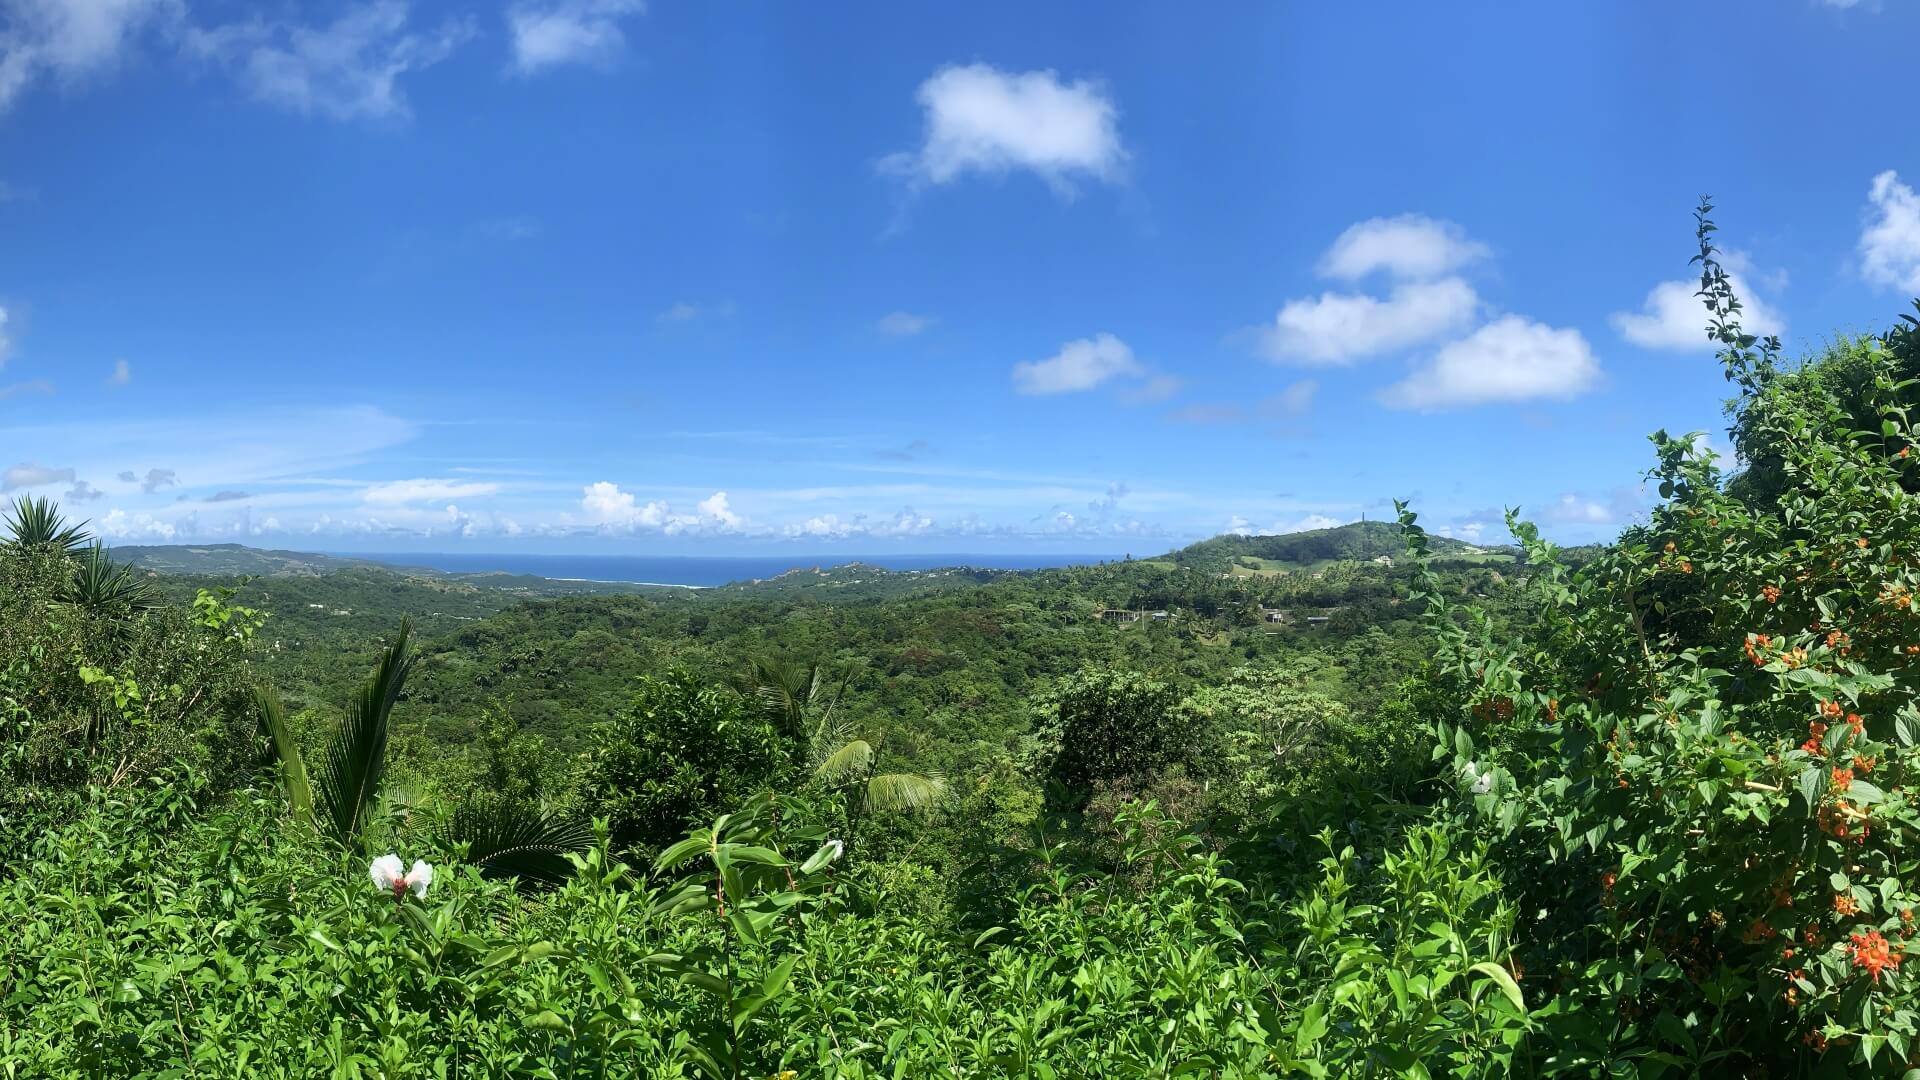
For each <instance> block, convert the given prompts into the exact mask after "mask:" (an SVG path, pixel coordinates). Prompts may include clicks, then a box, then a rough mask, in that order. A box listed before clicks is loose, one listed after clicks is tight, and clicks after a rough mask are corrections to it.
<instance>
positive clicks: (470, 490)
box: [363, 479, 500, 505]
mask: <svg viewBox="0 0 1920 1080" xmlns="http://www.w3.org/2000/svg"><path fill="white" fill-rule="evenodd" d="M499 491H500V485H499V484H493V483H488V482H486V481H482V480H437V479H416V480H389V481H387V482H385V483H381V484H374V485H373V486H371V487H369V488H367V490H366V491H365V492H364V493H363V497H364V498H365V499H366V501H367V502H370V503H378V504H387V505H395V504H400V503H412V502H440V501H441V500H444V499H470V498H476V497H479V496H483V495H496V494H498V493H499Z"/></svg>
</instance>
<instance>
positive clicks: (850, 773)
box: [813, 739, 873, 786]
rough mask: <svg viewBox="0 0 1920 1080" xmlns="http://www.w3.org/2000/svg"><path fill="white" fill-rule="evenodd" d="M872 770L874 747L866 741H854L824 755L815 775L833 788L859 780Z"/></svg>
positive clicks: (814, 772) (814, 771)
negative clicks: (833, 786)
mask: <svg viewBox="0 0 1920 1080" xmlns="http://www.w3.org/2000/svg"><path fill="white" fill-rule="evenodd" d="M872 768H873V747H872V746H871V745H870V744H869V743H868V742H867V741H866V740H865V739H853V740H851V741H849V742H846V743H843V744H842V745H841V746H840V747H838V748H837V749H835V750H833V751H832V752H830V753H826V754H824V755H823V756H822V757H821V759H820V762H819V764H817V765H815V766H814V767H813V775H814V776H815V777H817V778H818V779H819V780H820V782H821V783H824V784H827V785H830V786H831V785H838V784H844V783H846V782H848V781H850V780H857V779H859V778H860V777H861V776H862V775H864V774H865V773H866V772H867V771H868V770H870V769H872Z"/></svg>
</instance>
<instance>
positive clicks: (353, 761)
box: [316, 619, 413, 845]
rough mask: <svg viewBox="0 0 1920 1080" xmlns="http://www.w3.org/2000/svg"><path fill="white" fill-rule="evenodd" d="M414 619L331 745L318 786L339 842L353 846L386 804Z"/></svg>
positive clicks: (404, 624) (403, 625)
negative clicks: (385, 783) (390, 745)
mask: <svg viewBox="0 0 1920 1080" xmlns="http://www.w3.org/2000/svg"><path fill="white" fill-rule="evenodd" d="M412 632H413V620H411V619H403V620H401V622H400V633H399V634H398V635H397V636H396V637H395V638H394V641H393V644H391V645H389V646H387V649H386V651H385V652H384V653H382V654H381V656H380V663H379V665H378V666H376V667H375V668H374V671H373V677H372V678H370V679H368V680H367V684H366V685H365V686H364V687H362V688H361V689H360V693H359V695H358V696H357V697H355V698H354V701H353V705H352V707H351V708H350V709H348V711H347V718H346V721H345V722H344V723H342V724H341V725H340V730H339V731H337V732H335V733H334V736H333V739H332V741H330V742H329V743H328V744H327V748H326V752H325V757H324V768H323V769H322V770H321V773H320V776H319V782H318V783H317V784H316V788H317V794H318V796H319V798H318V801H319V804H320V809H321V817H320V824H321V826H322V828H323V829H324V830H325V831H326V832H327V833H328V834H329V835H331V836H332V837H333V838H334V839H336V840H338V841H340V842H341V843H342V844H347V845H352V844H353V843H354V842H355V841H357V840H358V839H359V837H360V835H361V833H362V832H364V831H365V829H366V827H367V823H368V821H369V819H370V818H371V817H372V816H373V812H374V810H375V809H376V808H377V807H378V806H379V804H380V782H381V780H382V779H384V778H385V775H386V757H387V734H388V732H389V730H390V727H389V723H388V721H389V718H390V716H391V715H392V713H393V704H394V702H396V701H398V700H399V698H400V691H401V689H402V688H404V687H405V686H406V682H407V673H408V672H409V671H410V670H411V669H412V667H413V657H412V656H411V655H410V653H409V652H408V649H407V639H408V637H409V636H410V635H411V634H412Z"/></svg>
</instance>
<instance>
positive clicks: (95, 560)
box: [62, 543, 160, 616]
mask: <svg viewBox="0 0 1920 1080" xmlns="http://www.w3.org/2000/svg"><path fill="white" fill-rule="evenodd" d="M78 559H79V563H78V565H76V566H75V567H74V569H73V580H72V581H71V582H70V583H69V584H68V585H67V588H66V590H65V592H64V595H63V596H62V599H64V600H65V601H66V602H67V603H69V604H72V605H74V606H75V607H78V608H84V609H85V610H86V611H87V612H88V613H89V614H93V615H102V616H105V615H131V614H136V613H138V612H142V611H148V610H151V609H152V608H154V607H156V606H157V605H158V604H159V603H160V597H159V595H158V594H157V593H155V592H154V589H153V586H152V585H151V584H150V583H148V581H147V579H146V578H144V577H141V576H139V574H138V572H137V571H135V570H134V568H133V567H132V566H130V565H128V564H126V563H117V562H114V561H113V560H112V559H111V558H108V556H107V549H106V546H105V545H104V544H99V543H96V544H94V545H93V546H92V547H90V548H88V549H87V552H86V554H85V555H81V556H78Z"/></svg>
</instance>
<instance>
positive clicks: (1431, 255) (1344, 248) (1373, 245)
mask: <svg viewBox="0 0 1920 1080" xmlns="http://www.w3.org/2000/svg"><path fill="white" fill-rule="evenodd" d="M1488 254H1489V252H1488V249H1487V246H1486V245H1485V244H1482V243H1480V242H1479V241H1477V240H1474V239H1471V238H1470V237H1468V236H1467V231H1466V230H1465V229H1463V228H1461V227H1460V226H1458V225H1455V224H1454V223H1453V222H1451V221H1439V220H1436V219H1434V218H1430V217H1426V216H1424V215H1422V214H1402V215H1400V216H1399V217H1391V218H1372V219H1369V220H1367V221H1362V222H1360V223H1359V224H1357V225H1350V226H1348V227H1347V230H1346V231H1345V232H1343V233H1341V234H1340V235H1339V237H1338V238H1336V239H1335V240H1334V242H1333V246H1332V247H1331V248H1328V249H1327V253H1326V254H1325V255H1323V256H1321V258H1320V268H1319V269H1320V273H1321V274H1322V275H1323V276H1326V277H1332V278H1343V279H1345V280H1348V281H1353V280H1355V279H1358V278H1363V277H1365V276H1367V275H1368V274H1371V273H1374V272H1376V271H1385V272H1386V273H1387V274H1390V275H1392V276H1393V277H1396V278H1404V279H1412V280H1423V279H1426V278H1434V277H1440V276H1442V275H1444V274H1450V273H1452V272H1453V271H1455V270H1458V269H1460V268H1461V267H1463V266H1465V265H1467V264H1468V263H1471V262H1474V261H1475V260H1478V259H1483V258H1485V257H1486V256H1487V255H1488Z"/></svg>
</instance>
